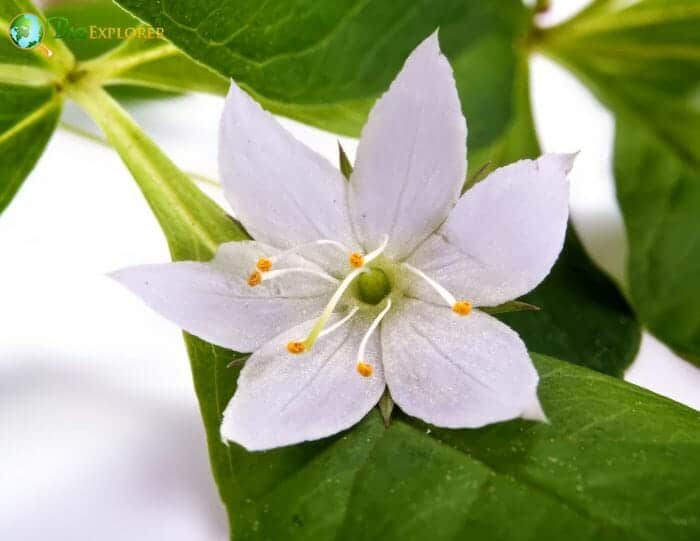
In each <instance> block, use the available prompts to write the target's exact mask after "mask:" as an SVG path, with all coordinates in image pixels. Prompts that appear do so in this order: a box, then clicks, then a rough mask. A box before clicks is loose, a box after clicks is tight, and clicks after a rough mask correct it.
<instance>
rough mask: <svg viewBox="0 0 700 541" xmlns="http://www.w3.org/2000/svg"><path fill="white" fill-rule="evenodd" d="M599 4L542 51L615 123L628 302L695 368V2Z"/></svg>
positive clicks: (698, 339)
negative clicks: (600, 104)
mask: <svg viewBox="0 0 700 541" xmlns="http://www.w3.org/2000/svg"><path fill="white" fill-rule="evenodd" d="M616 6H618V5H617V4H615V3H612V2H603V3H601V5H599V6H597V8H596V9H595V10H592V11H587V12H584V13H583V14H582V15H581V16H579V17H577V18H575V19H574V20H572V21H570V22H569V23H567V24H565V25H564V26H562V27H560V28H555V29H554V30H552V31H551V33H550V34H545V36H544V43H543V47H544V49H545V52H547V53H548V54H550V55H552V56H553V57H554V58H555V59H557V60H559V61H560V62H562V63H563V64H565V65H566V66H568V67H569V68H571V69H572V70H573V71H574V72H575V73H577V74H578V75H579V76H580V77H581V78H582V79H583V81H584V82H585V83H586V84H588V85H589V86H590V87H591V89H592V90H593V91H594V92H595V94H596V95H597V96H598V97H599V98H600V99H601V101H603V102H604V103H605V104H606V105H608V106H609V107H610V108H611V109H612V111H613V113H614V114H615V117H616V132H617V133H616V141H615V158H614V159H615V164H614V168H615V178H616V182H617V195H618V198H619V201H620V206H621V209H622V213H623V216H624V220H625V227H626V230H627V238H628V242H629V259H628V265H627V274H628V282H629V296H630V299H631V302H632V305H633V306H634V308H635V310H636V311H637V313H638V314H639V317H640V319H641V320H642V321H643V323H644V324H645V325H647V326H648V327H649V329H650V330H651V332H653V333H654V334H655V335H656V336H657V337H659V338H660V339H661V340H663V341H664V342H666V343H667V344H668V345H670V346H671V347H672V348H674V349H676V350H677V351H678V352H679V353H680V354H681V355H684V356H686V358H689V359H695V360H696V361H700V280H698V272H699V270H700V242H699V240H700V236H699V235H700V31H698V29H699V28H700V3H698V2H697V1H694V0H693V1H691V0H643V1H641V2H638V3H636V4H633V5H630V6H628V7H626V8H623V9H617V7H616Z"/></svg>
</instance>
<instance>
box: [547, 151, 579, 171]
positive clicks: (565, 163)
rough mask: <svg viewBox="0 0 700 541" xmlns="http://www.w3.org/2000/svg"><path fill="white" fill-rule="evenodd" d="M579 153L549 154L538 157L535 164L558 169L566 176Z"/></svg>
mask: <svg viewBox="0 0 700 541" xmlns="http://www.w3.org/2000/svg"><path fill="white" fill-rule="evenodd" d="M580 153H581V151H580V150H577V151H576V152H569V153H564V152H561V153H558V152H550V153H547V154H543V155H542V156H540V158H539V159H538V160H537V162H538V164H539V165H545V166H548V167H552V168H557V169H560V170H561V171H562V172H563V173H564V174H565V175H567V174H569V172H570V171H571V170H572V169H573V167H574V161H575V160H576V158H577V157H578V155H579V154H580Z"/></svg>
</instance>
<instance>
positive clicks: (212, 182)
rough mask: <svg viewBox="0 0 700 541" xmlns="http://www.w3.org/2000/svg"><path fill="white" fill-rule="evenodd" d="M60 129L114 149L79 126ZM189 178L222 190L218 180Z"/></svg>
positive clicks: (62, 124) (61, 124) (193, 175)
mask: <svg viewBox="0 0 700 541" xmlns="http://www.w3.org/2000/svg"><path fill="white" fill-rule="evenodd" d="M58 126H59V128H61V129H62V130H65V131H67V132H70V133H72V134H74V135H77V136H78V137H82V138H84V139H87V140H88V141H92V142H93V143H96V144H98V145H101V146H103V147H106V148H112V145H110V144H109V143H108V142H107V141H105V140H104V139H102V137H100V136H99V135H95V134H94V133H92V132H90V131H88V130H84V129H83V128H81V127H79V126H74V125H73V124H70V123H69V122H59V123H58ZM183 173H185V174H186V175H187V176H188V177H190V178H191V179H193V180H196V181H197V182H201V183H202V184H207V185H208V186H212V187H213V188H219V189H220V188H221V183H220V182H219V181H217V180H214V179H211V178H209V177H207V176H205V175H202V174H200V173H195V172H193V171H184V170H183Z"/></svg>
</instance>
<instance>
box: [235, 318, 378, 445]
mask: <svg viewBox="0 0 700 541" xmlns="http://www.w3.org/2000/svg"><path fill="white" fill-rule="evenodd" d="M339 317H340V316H336V317H335V318H334V319H333V320H331V321H330V322H329V324H332V323H333V321H336V320H337V319H339ZM314 323H315V322H314V321H309V322H306V323H304V324H302V325H299V326H297V327H295V328H294V329H292V330H290V331H288V332H285V333H283V334H281V335H280V336H278V337H277V338H275V339H274V340H272V341H271V342H270V343H268V344H266V345H265V346H263V347H262V348H261V349H260V350H259V351H257V352H256V353H254V354H253V355H252V356H251V357H250V359H248V361H246V364H245V366H244V367H243V370H242V371H241V375H240V377H239V378H238V388H237V390H236V393H235V394H234V396H233V398H232V399H231V401H230V402H229V404H228V406H227V407H226V411H225V412H224V419H223V423H222V425H221V436H222V438H223V439H224V440H229V441H234V442H236V443H238V444H240V445H242V446H243V447H245V448H246V449H248V450H250V451H259V450H263V449H271V448H273V447H281V446H284V445H291V444H293V443H299V442H302V441H307V440H315V439H319V438H323V437H326V436H330V435H332V434H335V433H336V432H340V431H341V430H345V429H346V428H349V427H350V426H352V425H354V424H355V423H357V422H358V421H359V420H360V419H362V417H364V416H365V414H366V413H367V412H368V411H369V410H370V409H371V408H372V407H373V406H374V405H375V404H377V402H378V401H379V398H380V397H381V395H382V392H383V391H384V375H383V372H382V366H381V361H380V358H379V355H380V353H379V338H378V335H376V334H375V335H374V336H373V337H372V338H371V339H370V342H369V344H368V346H367V351H366V352H367V355H366V360H367V362H370V363H372V364H373V366H374V372H373V374H372V375H371V376H369V377H363V376H361V375H360V374H358V373H357V369H356V365H357V359H356V355H357V348H358V346H359V343H360V340H361V339H362V335H363V333H364V331H365V330H366V329H367V326H368V325H369V321H366V320H365V319H363V318H359V317H356V318H353V319H351V320H350V323H348V324H346V325H344V326H342V327H340V328H339V329H338V330H336V331H334V332H332V333H331V334H329V335H327V336H325V337H322V338H321V339H320V340H319V341H318V342H316V344H315V345H314V347H313V349H312V350H311V351H310V352H306V353H302V354H300V355H292V354H290V353H289V352H288V351H287V343H288V342H290V341H293V340H299V339H302V338H303V337H304V336H306V335H307V334H308V332H309V330H310V329H311V327H312V326H313V324H314Z"/></svg>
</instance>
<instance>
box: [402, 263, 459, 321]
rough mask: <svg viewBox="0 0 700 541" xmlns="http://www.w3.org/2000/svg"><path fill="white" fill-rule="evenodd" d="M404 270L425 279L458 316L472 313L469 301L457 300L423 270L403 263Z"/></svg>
mask: <svg viewBox="0 0 700 541" xmlns="http://www.w3.org/2000/svg"><path fill="white" fill-rule="evenodd" d="M403 266H404V268H406V269H407V270H409V271H411V272H412V273H413V274H415V275H416V276H419V277H420V278H423V280H425V281H426V283H427V284H428V285H429V286H430V287H432V288H433V289H434V290H435V291H436V292H437V294H438V295H440V296H441V297H442V298H443V299H444V300H445V302H446V303H447V304H448V305H449V306H450V307H452V311H453V312H454V313H455V314H458V315H460V316H466V315H469V313H470V312H471V311H472V305H471V303H470V302H468V301H464V300H462V301H458V300H457V299H455V297H454V295H452V293H450V292H449V291H447V290H446V289H445V288H444V287H442V286H441V285H440V284H438V283H437V282H436V281H435V280H433V279H432V278H431V277H430V276H428V275H427V274H425V273H424V272H423V271H422V270H420V269H417V268H416V267H414V266H413V265H409V264H408V263H403Z"/></svg>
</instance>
